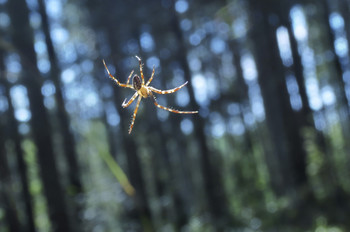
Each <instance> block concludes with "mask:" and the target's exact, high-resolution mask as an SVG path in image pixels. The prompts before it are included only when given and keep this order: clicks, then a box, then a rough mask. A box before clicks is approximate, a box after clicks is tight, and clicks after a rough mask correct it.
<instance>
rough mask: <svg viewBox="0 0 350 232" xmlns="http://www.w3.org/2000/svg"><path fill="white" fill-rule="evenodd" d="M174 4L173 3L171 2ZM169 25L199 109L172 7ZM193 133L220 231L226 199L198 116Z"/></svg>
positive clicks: (226, 221)
mask: <svg viewBox="0 0 350 232" xmlns="http://www.w3.org/2000/svg"><path fill="white" fill-rule="evenodd" d="M172 4H174V2H172ZM169 14H170V25H171V28H172V30H173V33H174V37H175V39H176V42H177V44H178V47H179V49H178V53H177V54H176V59H177V60H178V61H179V63H180V65H181V67H182V69H183V71H184V77H185V80H186V81H188V83H189V88H188V92H189V97H190V105H191V108H193V109H199V105H198V104H197V103H196V100H195V97H194V90H193V87H192V78H191V72H190V68H189V64H188V62H187V57H186V56H187V55H186V54H187V48H186V44H185V42H184V36H183V33H182V30H181V28H180V26H179V19H178V16H177V15H176V11H175V8H174V5H172V7H171V9H170V12H169ZM194 133H195V135H196V140H197V142H198V145H199V154H200V162H201V174H202V176H203V181H204V189H205V193H206V196H207V202H208V209H209V212H210V214H211V217H212V222H213V224H214V225H215V226H216V227H217V228H218V229H222V228H223V227H224V226H227V225H228V224H229V223H231V222H232V219H231V218H230V215H229V213H228V208H227V198H226V195H225V191H224V188H223V184H222V179H221V175H220V172H219V170H218V169H217V167H216V166H215V165H213V164H212V163H213V162H214V159H215V158H214V157H215V156H214V154H215V153H214V152H212V151H211V150H210V149H209V147H208V144H207V138H206V136H205V133H204V119H203V118H202V117H201V116H200V115H198V116H197V118H196V120H194Z"/></svg>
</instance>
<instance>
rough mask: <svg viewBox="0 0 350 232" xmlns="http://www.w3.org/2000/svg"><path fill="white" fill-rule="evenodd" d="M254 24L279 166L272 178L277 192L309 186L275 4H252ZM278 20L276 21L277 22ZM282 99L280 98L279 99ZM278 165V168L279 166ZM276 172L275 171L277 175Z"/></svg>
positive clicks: (255, 46) (257, 60)
mask: <svg viewBox="0 0 350 232" xmlns="http://www.w3.org/2000/svg"><path fill="white" fill-rule="evenodd" d="M249 6H250V14H251V20H252V22H253V27H252V33H251V38H252V40H253V41H254V44H253V45H254V50H255V57H256V62H257V69H258V73H259V78H258V81H259V85H260V88H261V93H262V97H263V101H264V106H265V115H266V121H267V126H268V128H269V133H270V136H271V137H270V138H271V141H272V144H273V150H274V157H275V159H276V160H277V164H275V165H273V166H274V167H273V168H271V166H270V170H273V169H274V170H276V168H277V170H278V171H277V170H276V171H277V172H275V174H277V173H281V175H278V174H277V176H276V175H270V176H271V177H273V178H275V179H276V178H278V179H279V180H277V181H276V182H275V183H276V184H277V185H279V186H275V191H276V190H277V193H287V192H286V191H287V190H288V189H291V188H293V186H294V187H302V186H305V185H307V176H306V153H305V151H304V149H303V146H302V139H301V135H300V131H299V124H298V122H297V119H296V117H295V113H294V112H293V110H292V108H291V103H290V100H289V95H288V91H287V87H286V81H285V73H284V68H283V65H282V62H281V59H280V57H279V51H278V46H277V38H276V29H277V26H278V17H276V15H274V16H275V17H273V13H274V12H273V11H272V9H274V1H268V2H264V3H262V2H257V1H249ZM273 20H274V21H273ZM276 96H279V97H276ZM276 165H277V166H276ZM273 173H274V172H272V174H273Z"/></svg>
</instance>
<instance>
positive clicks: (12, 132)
mask: <svg viewBox="0 0 350 232" xmlns="http://www.w3.org/2000/svg"><path fill="white" fill-rule="evenodd" d="M3 58H4V57H3V54H2V51H0V73H6V72H5V65H4V60H3ZM0 80H1V81H0V83H2V84H3V85H4V87H5V88H4V89H5V96H6V98H7V101H8V115H9V117H8V123H7V124H8V130H7V131H8V132H9V133H8V136H9V137H10V138H11V139H12V140H13V143H14V147H15V153H16V158H17V163H18V172H19V176H20V179H21V184H22V195H23V200H24V207H25V209H24V210H25V218H26V228H27V231H28V232H35V231H36V229H35V225H34V215H33V206H32V200H31V197H30V193H29V183H28V178H27V165H26V163H25V161H24V158H23V157H24V154H23V150H22V147H21V140H22V138H21V136H20V134H19V133H18V122H17V120H16V119H15V112H14V108H13V105H12V101H11V97H10V86H9V83H8V82H7V81H6V77H5V76H2V75H1V74H0Z"/></svg>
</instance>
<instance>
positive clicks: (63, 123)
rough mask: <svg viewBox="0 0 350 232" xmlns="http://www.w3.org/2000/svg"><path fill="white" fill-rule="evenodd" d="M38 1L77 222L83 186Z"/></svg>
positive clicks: (44, 16) (41, 1)
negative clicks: (79, 199) (76, 199)
mask: <svg viewBox="0 0 350 232" xmlns="http://www.w3.org/2000/svg"><path fill="white" fill-rule="evenodd" d="M38 3H39V12H40V15H41V19H42V27H43V31H44V35H45V41H46V45H47V51H48V55H49V60H50V64H51V70H50V74H51V75H50V76H51V78H52V80H53V83H54V85H55V89H56V94H55V98H56V103H57V115H58V120H59V124H60V126H59V128H60V130H61V135H62V138H63V149H64V155H65V158H66V161H67V162H66V163H67V166H68V177H69V184H70V186H69V190H68V191H69V194H70V196H72V202H73V203H74V204H73V207H74V210H75V219H76V221H77V222H79V221H81V217H80V216H79V214H80V212H81V210H82V205H77V204H78V203H77V202H76V201H74V200H75V199H74V198H75V197H76V196H78V195H79V194H81V193H82V192H83V186H82V183H81V179H80V167H79V164H78V158H77V153H76V151H75V142H74V137H73V134H72V132H71V131H70V123H69V118H68V115H67V111H66V109H65V105H64V99H63V94H62V90H61V82H60V73H61V70H60V68H59V65H58V61H57V56H56V53H55V49H54V46H53V42H52V38H51V34H50V25H49V19H48V17H47V14H46V7H45V2H44V0H38Z"/></svg>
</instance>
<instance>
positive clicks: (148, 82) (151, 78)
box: [146, 66, 155, 86]
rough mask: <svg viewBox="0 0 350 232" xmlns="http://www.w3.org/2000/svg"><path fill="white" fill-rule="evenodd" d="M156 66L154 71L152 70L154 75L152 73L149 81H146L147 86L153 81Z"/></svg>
mask: <svg viewBox="0 0 350 232" xmlns="http://www.w3.org/2000/svg"><path fill="white" fill-rule="evenodd" d="M154 68H155V67H154V66H153V71H152V75H151V77H150V78H149V79H148V81H147V83H146V86H148V85H149V84H150V83H151V81H152V80H153V76H154Z"/></svg>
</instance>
